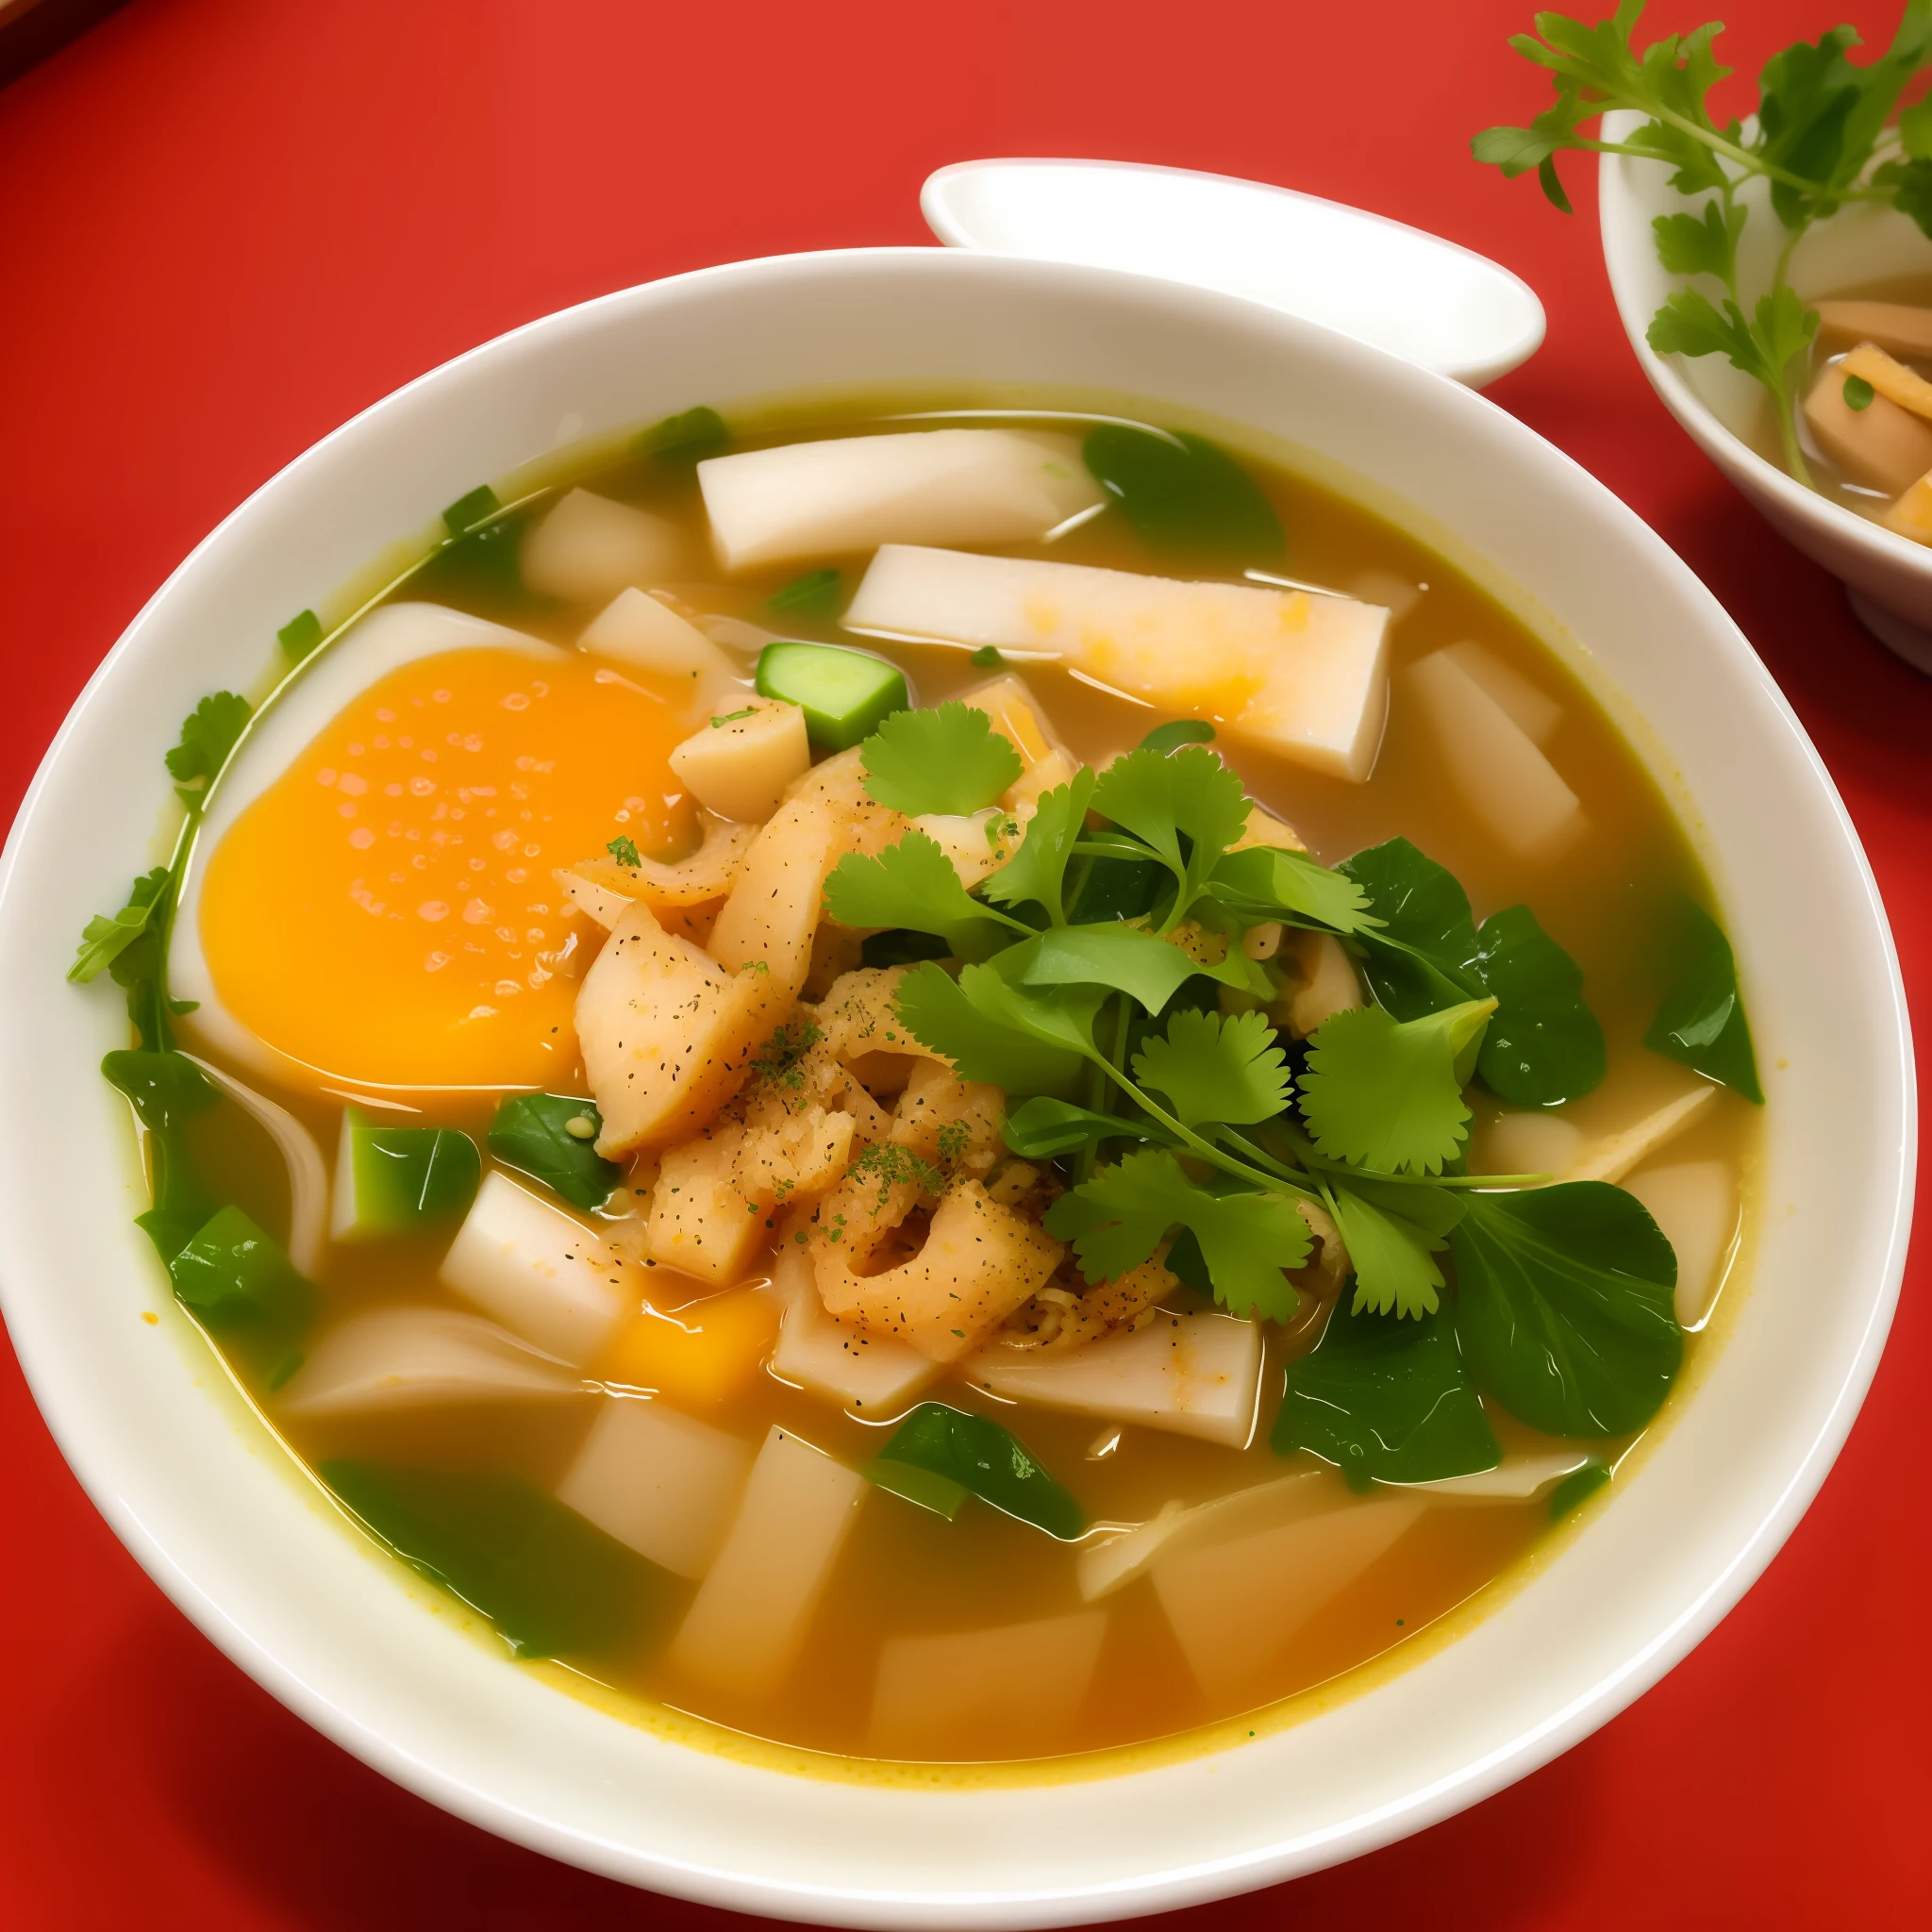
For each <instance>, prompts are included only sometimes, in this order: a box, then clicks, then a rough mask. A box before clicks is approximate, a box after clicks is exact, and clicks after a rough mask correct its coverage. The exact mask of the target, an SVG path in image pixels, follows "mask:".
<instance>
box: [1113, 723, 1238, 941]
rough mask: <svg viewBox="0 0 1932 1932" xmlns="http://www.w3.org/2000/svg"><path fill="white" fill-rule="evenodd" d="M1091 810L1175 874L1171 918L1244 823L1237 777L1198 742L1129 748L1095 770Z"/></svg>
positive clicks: (1180, 913)
mask: <svg viewBox="0 0 1932 1932" xmlns="http://www.w3.org/2000/svg"><path fill="white" fill-rule="evenodd" d="M1093 809H1094V810H1095V811H1097V812H1099V813H1100V814H1101V816H1102V817H1104V818H1109V819H1111V820H1112V821H1113V822H1114V824H1117V825H1122V826H1124V827H1125V828H1126V830H1127V831H1129V832H1131V833H1132V834H1133V835H1134V836H1135V838H1137V839H1139V840H1140V841H1141V842H1142V843H1143V844H1144V845H1145V846H1146V848H1147V854H1148V856H1149V857H1152V858H1158V860H1159V861H1160V863H1161V864H1162V865H1164V866H1165V867H1166V868H1167V870H1168V871H1169V872H1170V873H1171V874H1173V875H1174V882H1175V886H1176V889H1177V892H1178V897H1177V898H1176V900H1175V908H1176V909H1175V911H1174V924H1179V922H1180V920H1181V919H1183V918H1185V917H1186V915H1187V910H1188V908H1190V907H1191V906H1192V905H1193V903H1194V901H1195V900H1196V899H1197V898H1199V897H1200V893H1201V887H1202V884H1203V882H1204V881H1205V880H1206V879H1207V878H1208V874H1210V873H1211V872H1212V871H1213V870H1214V867H1215V864H1216V862H1217V861H1218V860H1219V858H1221V855H1222V854H1223V853H1224V851H1226V850H1227V848H1228V847H1229V846H1230V845H1232V844H1233V843H1234V841H1236V840H1237V839H1239V838H1240V837H1241V833H1242V832H1243V831H1244V830H1245V829H1246V826H1247V823H1248V795H1247V791H1246V790H1245V789H1244V788H1243V786H1242V784H1241V776H1240V774H1238V773H1236V772H1234V771H1233V770H1231V769H1230V768H1229V767H1228V766H1226V765H1224V764H1223V763H1222V761H1221V760H1220V759H1219V758H1216V757H1215V756H1214V754H1213V753H1212V752H1210V751H1208V750H1207V749H1206V748H1205V747H1204V746H1201V745H1198V744H1190V745H1183V746H1182V747H1181V748H1180V750H1178V751H1176V752H1173V753H1162V752H1158V751H1130V752H1129V753H1128V754H1127V755H1126V756H1125V757H1124V758H1116V759H1115V760H1114V761H1113V763H1112V764H1110V765H1109V766H1108V768H1107V770H1106V771H1104V772H1103V773H1101V774H1100V778H1099V781H1098V783H1096V784H1095V786H1094V788H1093Z"/></svg>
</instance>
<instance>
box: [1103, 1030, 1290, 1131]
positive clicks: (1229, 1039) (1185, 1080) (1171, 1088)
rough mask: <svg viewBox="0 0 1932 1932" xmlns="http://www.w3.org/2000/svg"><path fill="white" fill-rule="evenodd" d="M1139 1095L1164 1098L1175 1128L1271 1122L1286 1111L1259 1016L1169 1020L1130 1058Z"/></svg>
mask: <svg viewBox="0 0 1932 1932" xmlns="http://www.w3.org/2000/svg"><path fill="white" fill-rule="evenodd" d="M1134 1075H1135V1077H1136V1078H1137V1079H1138V1080H1139V1081H1140V1082H1141V1085H1142V1086H1143V1087H1152V1088H1153V1089H1154V1090H1155V1091H1157V1092H1159V1093H1162V1094H1165V1095H1166V1096H1167V1099H1168V1101H1169V1103H1170V1104H1171V1106H1172V1107H1173V1109H1174V1118H1175V1119H1176V1120H1178V1121H1179V1122H1180V1123H1181V1124H1182V1125H1183V1126H1190V1127H1191V1126H1198V1125H1200V1124H1202V1123H1203V1122H1204V1121H1206V1122H1225V1123H1226V1124H1228V1125H1230V1126H1241V1125H1244V1124H1250V1123H1252V1122H1255V1121H1265V1120H1272V1119H1273V1118H1274V1116H1275V1115H1276V1114H1278V1113H1279V1112H1280V1111H1281V1110H1282V1108H1285V1107H1286V1106H1287V1105H1288V1096H1289V1090H1290V1086H1291V1081H1290V1078H1289V1073H1288V1064H1287V1058H1286V1056H1285V1055H1284V1054H1283V1053H1282V1051H1281V1049H1280V1047H1278V1046H1277V1045H1276V1044H1275V1043H1274V1029H1273V1028H1272V1027H1270V1026H1269V1024H1268V1023H1267V1022H1266V1021H1265V1020H1264V1019H1263V1018H1262V1017H1261V1015H1260V1014H1259V1013H1241V1014H1239V1015H1237V1016H1236V1017H1234V1018H1232V1019H1224V1018H1223V1017H1222V1016H1221V1014H1219V1013H1195V1012H1188V1011H1181V1012H1178V1013H1175V1014H1174V1016H1173V1018H1171V1019H1170V1020H1169V1021H1168V1023H1167V1030H1166V1032H1165V1033H1164V1034H1158V1035H1156V1036H1155V1037H1154V1038H1153V1039H1150V1040H1149V1041H1147V1042H1146V1043H1145V1045H1144V1046H1142V1048H1141V1051H1140V1053H1139V1054H1137V1055H1136V1056H1135V1058H1134Z"/></svg>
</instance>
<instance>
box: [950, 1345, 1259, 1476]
mask: <svg viewBox="0 0 1932 1932" xmlns="http://www.w3.org/2000/svg"><path fill="white" fill-rule="evenodd" d="M961 1374H963V1375H964V1377H965V1379H966V1380H967V1381H969V1382H971V1383H973V1384H974V1387H975V1388H980V1389H984V1390H985V1391H987V1392H988V1393H989V1394H991V1395H1000V1396H1004V1397H1006V1398H1007V1400H1008V1401H1010V1402H1034V1403H1038V1404H1039V1405H1040V1406H1041V1407H1042V1408H1062V1409H1070V1410H1072V1411H1073V1412H1074V1414H1075V1415H1094V1416H1104V1417H1106V1418H1107V1420H1108V1421H1109V1422H1117V1423H1138V1424H1141V1426H1142V1427H1143V1428H1149V1429H1167V1430H1170V1431H1172V1432H1173V1433H1174V1434H1176V1435H1182V1436H1200V1437H1202V1438H1204V1439H1205V1440H1206V1441H1209V1442H1220V1443H1223V1444H1224V1445H1225V1446H1226V1447H1227V1448H1230V1449H1240V1448H1241V1447H1242V1446H1243V1445H1244V1444H1245V1443H1246V1442H1247V1440H1248V1437H1249V1435H1250V1434H1251V1433H1252V1431H1253V1429H1254V1424H1255V1401H1256V1397H1257V1393H1258V1391H1259V1385H1260V1377H1261V1328H1260V1324H1258V1323H1257V1322H1242V1321H1237V1320H1236V1319H1235V1318H1234V1317H1233V1316H1232V1315H1206V1314H1202V1315H1171V1314H1166V1313H1157V1314H1156V1315H1155V1317H1154V1319H1153V1320H1152V1321H1151V1322H1149V1323H1148V1324H1147V1325H1146V1326H1145V1327H1144V1328H1138V1329H1133V1330H1131V1331H1129V1332H1128V1333H1126V1334H1123V1335H1108V1336H1106V1337H1104V1338H1103V1339H1102V1340H1100V1341H1090V1342H1088V1343H1087V1344H1086V1345H1085V1346H1084V1347H1081V1348H1075V1349H1071V1350H1069V1351H1068V1352H1067V1353H1066V1354H1065V1355H1061V1356H1055V1357H1051V1358H1050V1359H1046V1360H1041V1357H1039V1355H1038V1354H1036V1353H1031V1352H1028V1353H1024V1354H1023V1353H1020V1352H1018V1351H1015V1350H1010V1349H1003V1348H1001V1347H1000V1345H999V1344H998V1343H995V1344H994V1345H993V1346H992V1347H991V1348H989V1349H986V1350H983V1351H982V1352H981V1353H980V1354H979V1355H976V1356H974V1357H973V1359H972V1360H971V1361H969V1362H967V1363H966V1364H965V1365H964V1367H963V1369H962V1370H961Z"/></svg>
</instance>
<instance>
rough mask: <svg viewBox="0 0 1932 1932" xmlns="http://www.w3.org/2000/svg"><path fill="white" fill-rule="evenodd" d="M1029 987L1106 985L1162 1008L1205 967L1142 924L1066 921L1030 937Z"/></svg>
mask: <svg viewBox="0 0 1932 1932" xmlns="http://www.w3.org/2000/svg"><path fill="white" fill-rule="evenodd" d="M1027 955H1028V958H1027V961H1026V965H1025V970H1024V973H1023V974H1022V975H1021V976H1022V979H1023V982H1024V984H1025V985H1027V986H1104V987H1107V988H1108V989H1109V990H1110V991H1115V992H1124V993H1127V994H1129V995H1130V996H1131V997H1132V998H1134V999H1137V1000H1139V1001H1140V1003H1141V1005H1142V1006H1143V1007H1145V1008H1146V1009H1147V1010H1148V1011H1149V1012H1150V1013H1158V1012H1159V1011H1160V1009H1161V1008H1163V1007H1165V1006H1166V1005H1167V1003H1168V1001H1169V1000H1171V999H1172V998H1173V997H1174V994H1175V993H1176V992H1178V991H1180V989H1181V987H1182V986H1183V985H1184V984H1185V983H1186V982H1187V981H1188V980H1190V979H1191V978H1193V976H1194V975H1195V974H1197V973H1198V972H1200V970H1201V968H1200V966H1199V965H1198V964H1197V962H1196V961H1195V960H1194V959H1192V958H1191V957H1190V956H1189V955H1188V954H1186V953H1184V952H1182V951H1181V949H1180V948H1179V947H1178V946H1174V945H1170V944H1169V943H1168V942H1167V941H1165V940H1163V939H1158V938H1156V937H1155V935H1154V934H1153V933H1151V932H1146V931H1144V930H1142V929H1141V927H1139V926H1134V925H1125V924H1119V923H1115V924H1108V925H1061V926H1055V927H1054V928H1053V929H1052V930H1050V931H1048V932H1043V933H1041V936H1040V937H1039V938H1038V939H1037V940H1035V941H1031V942H1030V944H1029V945H1028V947H1027Z"/></svg>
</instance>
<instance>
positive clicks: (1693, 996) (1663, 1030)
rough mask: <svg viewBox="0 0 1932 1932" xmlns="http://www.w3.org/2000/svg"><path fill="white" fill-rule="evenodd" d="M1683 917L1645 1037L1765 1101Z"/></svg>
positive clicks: (1708, 934) (1729, 994) (1703, 945)
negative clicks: (1675, 963)
mask: <svg viewBox="0 0 1932 1932" xmlns="http://www.w3.org/2000/svg"><path fill="white" fill-rule="evenodd" d="M1682 917H1683V931H1682V934H1681V937H1680V940H1679V953H1680V957H1681V958H1682V962H1683V963H1682V967H1681V970H1680V972H1679V974H1678V976H1677V979H1676V981H1675V982H1674V985H1673V986H1672V987H1671V990H1670V991H1668V992H1667V993H1665V995H1664V997H1663V1002H1662V1004H1661V1005H1660V1006H1659V1007H1658V1008H1657V1018H1656V1019H1655V1020H1653V1021H1652V1022H1651V1024H1650V1030H1649V1032H1647V1033H1646V1034H1645V1035H1644V1036H1643V1043H1644V1045H1645V1046H1647V1047H1649V1049H1650V1050H1651V1052H1653V1053H1660V1054H1662V1055H1664V1056H1665V1057H1666V1058H1669V1059H1674V1060H1679V1061H1681V1062H1682V1063H1683V1064H1684V1065H1685V1066H1687V1067H1691V1068H1693V1069H1695V1071H1696V1072H1698V1073H1700V1074H1704V1075H1705V1076H1706V1077H1707V1078H1708V1079H1712V1080H1721V1081H1723V1082H1724V1085H1725V1086H1726V1087H1728V1088H1730V1089H1731V1090H1732V1091H1735V1092H1738V1093H1741V1094H1742V1095H1743V1096H1744V1098H1745V1099H1746V1100H1748V1101H1750V1102H1751V1104H1752V1105H1753V1106H1754V1107H1762V1106H1763V1105H1764V1090H1763V1088H1762V1087H1760V1086H1759V1085H1758V1081H1757V1055H1756V1054H1755V1053H1754V1052H1753V1051H1752V1047H1751V1023H1750V1021H1749V1020H1748V1019H1746V1018H1745V1016H1744V1002H1743V1000H1742V998H1741V997H1740V994H1739V991H1738V965H1737V961H1736V960H1735V959H1734V958H1732V956H1731V942H1730V941H1729V940H1727V939H1725V937H1724V928H1723V927H1722V926H1720V925H1719V924H1718V923H1717V921H1716V920H1714V919H1713V918H1711V916H1710V914H1709V913H1707V911H1705V909H1704V908H1702V907H1701V906H1697V905H1693V904H1691V903H1689V902H1686V904H1685V907H1684V908H1683V915H1682ZM69 976H70V977H72V974H70V975H69Z"/></svg>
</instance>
